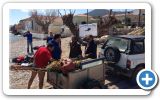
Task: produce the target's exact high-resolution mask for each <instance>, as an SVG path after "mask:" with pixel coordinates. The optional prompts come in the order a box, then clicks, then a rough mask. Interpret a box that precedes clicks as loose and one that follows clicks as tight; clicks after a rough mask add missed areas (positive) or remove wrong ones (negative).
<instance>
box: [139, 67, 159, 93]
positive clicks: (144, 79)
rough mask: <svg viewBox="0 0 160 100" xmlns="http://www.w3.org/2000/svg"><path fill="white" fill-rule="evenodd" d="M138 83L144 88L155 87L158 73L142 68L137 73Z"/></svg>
mask: <svg viewBox="0 0 160 100" xmlns="http://www.w3.org/2000/svg"><path fill="white" fill-rule="evenodd" d="M136 79H137V84H138V85H139V86H140V87H141V88H142V89H144V90H151V89H153V88H154V87H155V86H156V84H157V81H158V78H157V74H156V73H155V72H154V71H152V70H146V69H144V70H141V71H140V72H139V73H138V75H137V78H136Z"/></svg>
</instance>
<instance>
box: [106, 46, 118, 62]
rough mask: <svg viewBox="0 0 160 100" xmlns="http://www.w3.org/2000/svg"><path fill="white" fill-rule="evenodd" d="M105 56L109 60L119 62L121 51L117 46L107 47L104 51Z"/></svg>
mask: <svg viewBox="0 0 160 100" xmlns="http://www.w3.org/2000/svg"><path fill="white" fill-rule="evenodd" d="M104 56H105V58H106V60H107V61H111V62H115V63H117V62H118V61H119V60H120V56H121V55H120V51H119V49H118V48H116V47H107V48H106V49H105V51H104Z"/></svg>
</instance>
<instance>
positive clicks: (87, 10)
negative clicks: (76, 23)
mask: <svg viewBox="0 0 160 100" xmlns="http://www.w3.org/2000/svg"><path fill="white" fill-rule="evenodd" d="M87 24H88V9H87Z"/></svg>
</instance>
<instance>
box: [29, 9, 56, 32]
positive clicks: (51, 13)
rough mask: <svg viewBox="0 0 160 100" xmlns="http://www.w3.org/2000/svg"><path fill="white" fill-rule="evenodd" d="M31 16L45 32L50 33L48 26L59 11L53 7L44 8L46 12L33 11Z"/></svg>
mask: <svg viewBox="0 0 160 100" xmlns="http://www.w3.org/2000/svg"><path fill="white" fill-rule="evenodd" d="M31 18H33V20H34V21H35V22H36V23H37V24H38V25H39V26H41V27H42V30H43V31H44V33H45V34H47V33H48V27H49V25H50V24H51V23H53V22H54V20H55V19H56V18H57V11H56V10H52V9H47V10H44V13H42V12H41V13H40V12H38V10H32V11H31Z"/></svg>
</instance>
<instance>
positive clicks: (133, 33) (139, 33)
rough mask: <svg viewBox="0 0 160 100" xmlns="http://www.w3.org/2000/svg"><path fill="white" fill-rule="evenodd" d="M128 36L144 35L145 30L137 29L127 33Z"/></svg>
mask: <svg viewBox="0 0 160 100" xmlns="http://www.w3.org/2000/svg"><path fill="white" fill-rule="evenodd" d="M128 35H145V28H141V27H139V28H137V29H135V30H133V31H132V32H130V33H128Z"/></svg>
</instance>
